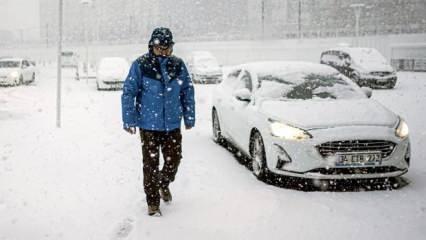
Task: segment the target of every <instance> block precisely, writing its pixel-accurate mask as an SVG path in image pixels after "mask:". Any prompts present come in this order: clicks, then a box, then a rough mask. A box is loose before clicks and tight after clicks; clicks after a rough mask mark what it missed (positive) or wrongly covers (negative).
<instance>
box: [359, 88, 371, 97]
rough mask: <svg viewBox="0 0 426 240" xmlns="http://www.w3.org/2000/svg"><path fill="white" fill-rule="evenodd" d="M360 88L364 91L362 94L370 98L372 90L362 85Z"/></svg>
mask: <svg viewBox="0 0 426 240" xmlns="http://www.w3.org/2000/svg"><path fill="white" fill-rule="evenodd" d="M361 90H362V91H363V92H364V94H365V95H366V96H367V97H368V98H371V96H372V95H373V90H372V89H371V88H369V87H362V88H361Z"/></svg>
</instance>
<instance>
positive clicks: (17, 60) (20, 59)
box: [0, 58, 24, 62]
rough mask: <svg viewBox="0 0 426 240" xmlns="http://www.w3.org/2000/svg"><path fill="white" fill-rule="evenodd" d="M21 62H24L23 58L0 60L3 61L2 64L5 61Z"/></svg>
mask: <svg viewBox="0 0 426 240" xmlns="http://www.w3.org/2000/svg"><path fill="white" fill-rule="evenodd" d="M22 60H24V59H23V58H0V61H2V62H3V61H4V62H6V61H13V62H15V61H16V62H19V61H22Z"/></svg>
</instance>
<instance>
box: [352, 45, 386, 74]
mask: <svg viewBox="0 0 426 240" xmlns="http://www.w3.org/2000/svg"><path fill="white" fill-rule="evenodd" d="M349 49H350V50H348V52H349V53H350V55H351V57H352V60H353V61H354V63H355V64H356V65H358V66H360V67H361V68H363V70H365V71H366V72H392V71H393V68H392V67H391V66H390V65H389V63H388V61H387V60H386V58H385V57H383V56H382V54H380V52H379V51H377V50H376V49H374V48H349Z"/></svg>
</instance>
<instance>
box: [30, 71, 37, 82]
mask: <svg viewBox="0 0 426 240" xmlns="http://www.w3.org/2000/svg"><path fill="white" fill-rule="evenodd" d="M35 78H36V76H35V73H33V76H32V77H31V82H34V81H35Z"/></svg>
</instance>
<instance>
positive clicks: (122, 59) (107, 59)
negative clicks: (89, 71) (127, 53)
mask: <svg viewBox="0 0 426 240" xmlns="http://www.w3.org/2000/svg"><path fill="white" fill-rule="evenodd" d="M102 61H108V62H110V61H117V62H122V61H125V62H127V59H125V58H123V57H103V58H101V59H100V60H99V62H102Z"/></svg>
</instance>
